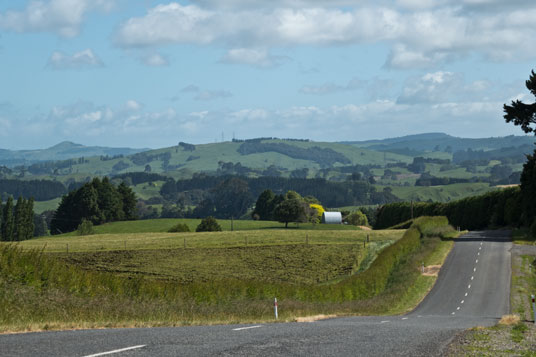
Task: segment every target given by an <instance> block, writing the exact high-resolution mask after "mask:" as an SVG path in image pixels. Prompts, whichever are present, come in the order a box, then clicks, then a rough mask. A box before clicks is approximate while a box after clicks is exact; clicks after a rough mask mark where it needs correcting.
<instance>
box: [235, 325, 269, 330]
mask: <svg viewBox="0 0 536 357" xmlns="http://www.w3.org/2000/svg"><path fill="white" fill-rule="evenodd" d="M258 327H262V326H261V325H257V326H248V327H239V328H234V329H233V331H241V330H249V329H251V328H258Z"/></svg>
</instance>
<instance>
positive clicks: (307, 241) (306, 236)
mask: <svg viewBox="0 0 536 357" xmlns="http://www.w3.org/2000/svg"><path fill="white" fill-rule="evenodd" d="M305 244H309V234H305Z"/></svg>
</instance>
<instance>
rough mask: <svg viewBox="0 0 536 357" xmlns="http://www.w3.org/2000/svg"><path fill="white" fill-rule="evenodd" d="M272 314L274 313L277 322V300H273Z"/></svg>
mask: <svg viewBox="0 0 536 357" xmlns="http://www.w3.org/2000/svg"><path fill="white" fill-rule="evenodd" d="M274 313H275V319H276V320H277V317H278V316H277V298H274Z"/></svg>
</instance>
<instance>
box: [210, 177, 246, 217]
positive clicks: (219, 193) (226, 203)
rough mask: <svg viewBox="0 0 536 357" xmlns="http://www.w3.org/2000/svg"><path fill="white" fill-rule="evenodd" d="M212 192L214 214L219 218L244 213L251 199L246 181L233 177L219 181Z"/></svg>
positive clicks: (238, 215) (237, 215)
mask: <svg viewBox="0 0 536 357" xmlns="http://www.w3.org/2000/svg"><path fill="white" fill-rule="evenodd" d="M213 193H214V207H215V209H216V214H217V217H221V218H231V217H240V216H242V215H244V214H245V213H246V212H247V210H248V208H249V206H250V205H251V203H252V201H253V197H252V196H251V192H250V191H249V186H248V183H247V182H246V181H244V180H241V179H239V178H235V177H233V178H230V179H227V180H225V181H223V182H222V183H220V184H219V185H218V186H216V188H215V189H214V192H213Z"/></svg>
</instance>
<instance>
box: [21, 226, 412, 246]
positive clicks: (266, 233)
mask: <svg viewBox="0 0 536 357" xmlns="http://www.w3.org/2000/svg"><path fill="white" fill-rule="evenodd" d="M403 233H404V231H403V230H379V231H360V230H339V231H335V230H292V229H280V230H244V231H235V232H229V231H226V232H202V233H196V232H192V233H120V234H117V233H116V234H97V235H89V236H69V235H61V236H49V237H41V238H37V239H32V240H27V241H23V242H19V243H17V245H18V246H20V247H22V248H24V249H39V250H43V251H45V252H67V251H69V252H98V251H110V250H144V249H178V248H182V249H184V246H185V244H186V248H187V249H188V248H229V247H245V246H248V247H250V246H266V245H270V246H274V245H293V244H306V243H308V244H311V245H312V244H328V245H329V244H350V245H351V244H359V245H362V244H363V242H364V241H365V240H366V239H367V236H368V237H369V240H370V241H372V242H374V241H384V240H398V239H399V238H400V237H401V236H402V234H403Z"/></svg>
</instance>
